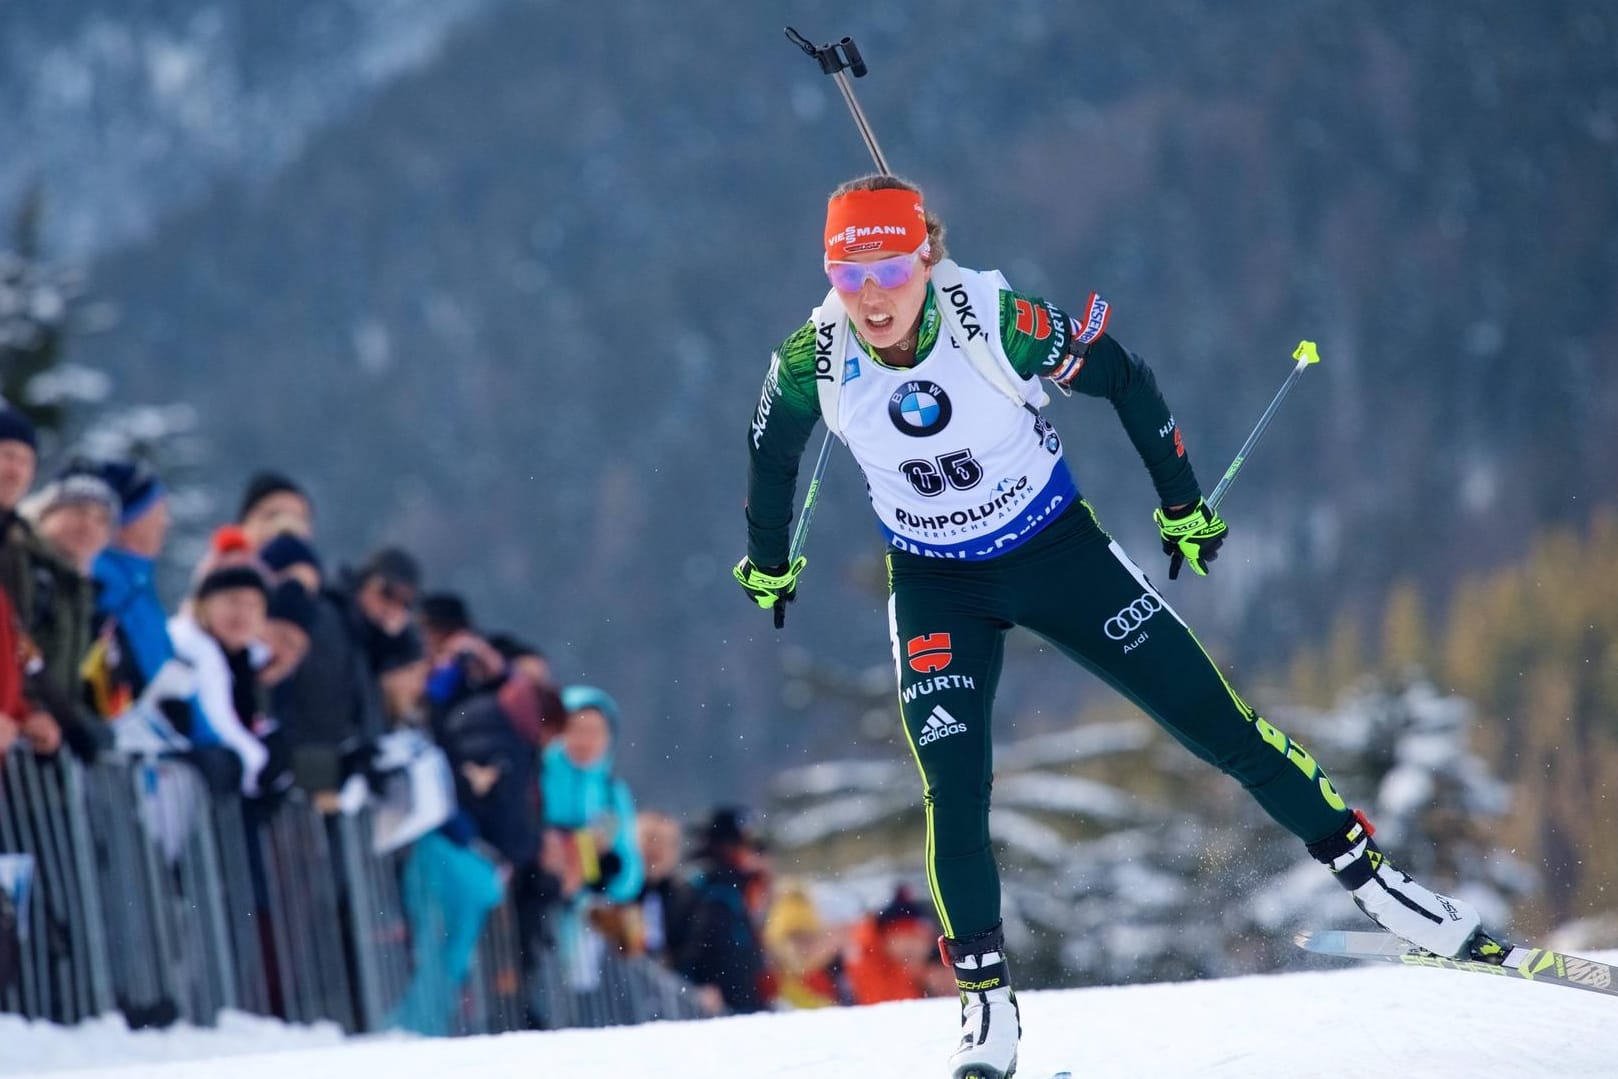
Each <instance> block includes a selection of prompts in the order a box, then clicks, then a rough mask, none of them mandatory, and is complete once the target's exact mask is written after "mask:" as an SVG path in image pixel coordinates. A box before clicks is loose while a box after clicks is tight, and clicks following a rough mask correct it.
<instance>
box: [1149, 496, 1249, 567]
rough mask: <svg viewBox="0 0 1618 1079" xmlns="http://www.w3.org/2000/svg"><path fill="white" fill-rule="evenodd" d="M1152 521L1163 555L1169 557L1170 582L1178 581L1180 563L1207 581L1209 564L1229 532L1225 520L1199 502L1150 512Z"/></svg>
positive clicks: (1215, 556) (1217, 554)
mask: <svg viewBox="0 0 1618 1079" xmlns="http://www.w3.org/2000/svg"><path fill="white" fill-rule="evenodd" d="M1152 520H1154V521H1156V522H1157V532H1158V535H1159V536H1161V537H1162V538H1163V553H1164V554H1166V555H1168V556H1169V580H1171V581H1172V580H1174V579H1175V578H1177V577H1179V575H1180V562H1181V561H1182V560H1184V561H1185V562H1187V563H1188V564H1189V565H1190V566H1191V572H1193V573H1195V574H1196V575H1197V576H1198V577H1206V576H1207V575H1208V563H1210V562H1212V561H1213V560H1214V559H1216V558H1218V557H1219V548H1220V546H1221V545H1222V544H1223V543H1224V542H1225V535H1226V533H1228V532H1229V531H1230V526H1228V525H1227V524H1225V521H1224V518H1222V517H1220V516H1219V514H1217V513H1215V512H1214V511H1213V510H1212V509H1210V508H1209V507H1208V503H1206V502H1204V501H1203V500H1202V499H1200V498H1199V499H1197V503H1196V505H1194V506H1189V507H1185V506H1182V507H1181V508H1180V509H1178V510H1165V509H1158V510H1153V511H1152Z"/></svg>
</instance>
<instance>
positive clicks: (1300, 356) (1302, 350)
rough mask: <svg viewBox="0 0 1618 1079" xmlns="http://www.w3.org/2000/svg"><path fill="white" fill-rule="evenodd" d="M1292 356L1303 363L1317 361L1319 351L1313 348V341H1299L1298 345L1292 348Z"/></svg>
mask: <svg viewBox="0 0 1618 1079" xmlns="http://www.w3.org/2000/svg"><path fill="white" fill-rule="evenodd" d="M1292 358H1293V359H1295V360H1302V361H1303V362H1304V363H1319V362H1320V353H1319V352H1317V351H1316V350H1315V343H1314V342H1313V341H1299V342H1298V347H1297V348H1295V349H1293V350H1292Z"/></svg>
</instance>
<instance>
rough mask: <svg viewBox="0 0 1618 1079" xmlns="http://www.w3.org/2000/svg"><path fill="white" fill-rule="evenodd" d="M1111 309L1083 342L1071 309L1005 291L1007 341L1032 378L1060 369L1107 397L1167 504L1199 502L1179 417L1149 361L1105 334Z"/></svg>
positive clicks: (1077, 386) (1015, 361) (1083, 389)
mask: <svg viewBox="0 0 1618 1079" xmlns="http://www.w3.org/2000/svg"><path fill="white" fill-rule="evenodd" d="M1097 299H1098V298H1097V297H1095V296H1092V297H1091V298H1090V304H1091V311H1092V312H1096V311H1097V308H1096V303H1097ZM1105 310H1106V309H1105V307H1102V308H1101V309H1100V317H1099V318H1098V319H1096V320H1095V321H1094V324H1093V325H1092V326H1091V333H1092V334H1094V335H1095V338H1094V340H1092V341H1090V342H1089V343H1088V344H1082V343H1080V335H1079V333H1078V332H1077V329H1076V325H1075V322H1074V320H1073V319H1071V318H1069V317H1068V315H1067V314H1066V312H1064V311H1062V310H1061V309H1060V308H1058V307H1056V306H1055V305H1053V304H1050V303H1047V302H1046V301H1044V300H1042V299H1040V298H1039V297H1038V296H1029V295H1026V294H1024V293H1020V292H1009V291H1005V290H1002V291H1001V293H1000V341H1001V343H1002V344H1003V345H1005V349H1006V358H1007V359H1009V360H1010V361H1011V365H1012V367H1014V368H1016V370H1017V373H1018V374H1020V375H1022V376H1023V377H1024V378H1032V377H1034V376H1036V375H1043V376H1047V377H1048V376H1051V375H1055V374H1057V373H1060V374H1062V375H1063V376H1064V378H1063V384H1064V385H1066V386H1067V387H1069V388H1071V389H1074V390H1077V391H1078V392H1079V393H1082V394H1085V395H1086V396H1089V397H1105V398H1106V399H1107V400H1108V401H1110V402H1111V403H1112V407H1113V408H1114V409H1115V410H1116V411H1117V413H1118V420H1119V422H1121V423H1122V424H1123V425H1124V431H1125V433H1127V434H1128V435H1129V441H1130V442H1132V443H1134V446H1135V449H1136V451H1137V452H1138V453H1139V454H1140V458H1141V460H1142V461H1143V462H1144V463H1145V465H1146V470H1147V471H1148V472H1149V473H1151V476H1152V484H1153V486H1155V487H1156V488H1157V496H1158V497H1159V498H1160V499H1162V500H1163V505H1165V506H1179V505H1185V504H1187V503H1191V502H1195V501H1196V500H1197V499H1198V498H1200V497H1201V489H1200V488H1199V487H1198V486H1197V475H1196V473H1195V472H1194V471H1193V470H1192V468H1191V458H1190V457H1189V456H1188V455H1187V453H1186V449H1185V440H1184V438H1182V437H1181V434H1180V429H1179V427H1178V426H1177V425H1176V424H1175V422H1174V415H1173V414H1172V413H1171V412H1169V406H1168V405H1167V404H1165V403H1164V401H1163V395H1162V394H1161V393H1159V392H1158V389H1157V379H1156V378H1155V377H1153V375H1152V369H1151V368H1150V367H1147V366H1146V363H1145V361H1144V360H1142V359H1141V358H1140V357H1139V356H1136V355H1135V354H1133V353H1131V352H1128V351H1126V350H1125V349H1124V348H1123V346H1122V345H1120V344H1118V342H1117V341H1115V340H1113V338H1112V337H1111V335H1109V334H1107V333H1105V332H1100V333H1097V331H1098V330H1099V328H1100V327H1101V326H1104V325H1105V324H1106V319H1105ZM1085 336H1090V335H1085ZM1075 363H1076V364H1077V368H1076V369H1074V367H1073V364H1075Z"/></svg>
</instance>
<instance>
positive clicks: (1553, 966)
mask: <svg viewBox="0 0 1618 1079" xmlns="http://www.w3.org/2000/svg"><path fill="white" fill-rule="evenodd" d="M1292 940H1293V943H1295V944H1297V946H1298V947H1300V948H1302V949H1304V950H1305V951H1309V952H1314V953H1316V954H1317V955H1334V956H1337V957H1339V958H1342V959H1373V960H1380V961H1382V962H1384V963H1399V964H1402V965H1404V966H1407V967H1435V968H1437V969H1440V970H1464V971H1467V972H1469V973H1472V974H1493V975H1495V976H1497V977H1503V978H1521V979H1523V980H1524V981H1529V982H1543V983H1545V984H1547V985H1565V986H1567V987H1568V988H1569V989H1583V990H1586V991H1587V992H1591V993H1604V994H1606V995H1607V996H1618V977H1615V975H1618V967H1614V966H1612V965H1611V964H1610V963H1602V962H1598V961H1597V960H1594V959H1582V958H1580V957H1579V956H1576V955H1564V954H1563V953H1561V952H1553V951H1551V950H1550V949H1548V948H1528V947H1524V946H1522V945H1505V946H1504V949H1505V950H1504V956H1503V957H1502V958H1501V960H1500V962H1498V963H1488V962H1483V961H1481V960H1477V959H1447V958H1445V957H1444V956H1441V955H1433V954H1432V953H1431V952H1426V951H1422V950H1421V949H1420V948H1417V947H1415V946H1414V945H1411V944H1409V943H1407V942H1405V941H1403V940H1400V939H1399V938H1398V937H1396V936H1394V935H1393V934H1392V933H1378V932H1363V931H1353V930H1343V929H1325V930H1319V931H1315V932H1305V933H1299V934H1297V935H1296V936H1294V937H1293V938H1292Z"/></svg>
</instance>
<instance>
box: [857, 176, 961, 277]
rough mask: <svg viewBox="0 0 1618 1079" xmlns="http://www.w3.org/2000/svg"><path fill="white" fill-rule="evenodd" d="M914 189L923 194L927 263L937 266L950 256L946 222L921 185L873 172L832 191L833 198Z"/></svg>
mask: <svg viewBox="0 0 1618 1079" xmlns="http://www.w3.org/2000/svg"><path fill="white" fill-rule="evenodd" d="M886 190H895V191H914V192H915V193H916V194H918V195H921V196H922V206H923V210H922V217H923V218H924V219H925V220H926V222H927V244H928V250H927V260H926V261H927V265H929V266H936V265H938V263H939V261H940V260H942V259H944V258H947V257H948V256H949V249H948V248H946V247H945V246H944V222H943V220H942V219H941V218H939V216H938V215H937V214H935V213H933V211H932V207H930V206H927V196H926V195H924V194H922V190H921V188H920V187H918V186H916V185H915V184H913V183H911V182H910V181H909V180H901V179H900V178H899V177H897V176H889V175H887V174H886V173H881V172H873V173H871V174H870V175H868V176H860V177H856V178H855V179H852V180H848V181H846V182H844V183H841V184H838V185H837V190H836V191H833V192H832V193H831V196H830V197H831V198H834V199H835V198H838V197H839V196H842V195H846V194H848V193H849V192H850V191H886Z"/></svg>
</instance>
